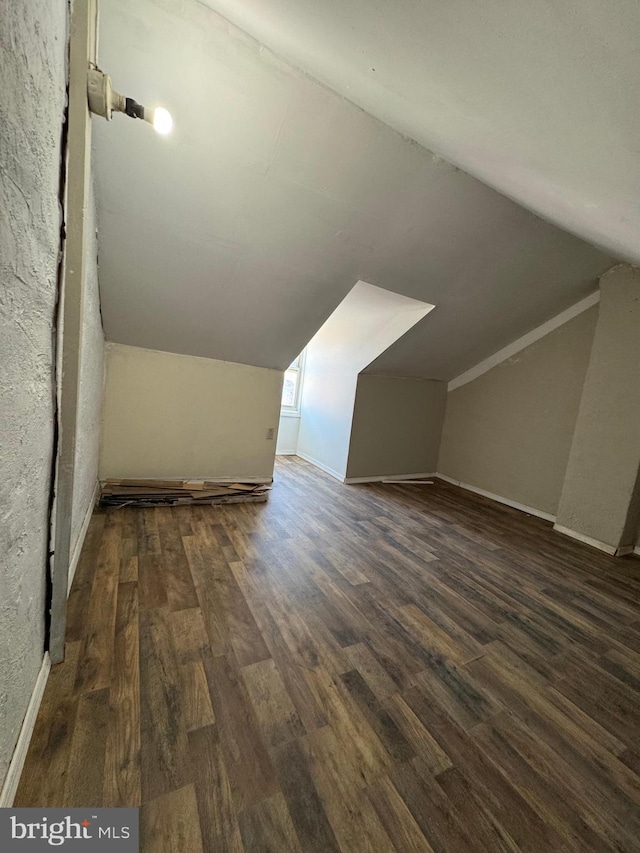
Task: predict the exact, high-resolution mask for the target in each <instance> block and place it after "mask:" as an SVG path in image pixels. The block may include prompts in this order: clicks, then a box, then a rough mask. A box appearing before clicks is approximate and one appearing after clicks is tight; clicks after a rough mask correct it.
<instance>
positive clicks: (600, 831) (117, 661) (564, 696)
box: [15, 457, 640, 853]
mask: <svg viewBox="0 0 640 853" xmlns="http://www.w3.org/2000/svg"><path fill="white" fill-rule="evenodd" d="M639 600H640V560H638V559H637V558H635V557H629V558H624V559H615V558H612V557H609V556H608V555H606V554H602V553H600V552H597V551H594V550H593V549H590V548H588V547H587V546H584V545H581V544H580V543H578V542H576V541H575V540H569V539H563V538H562V537H558V536H557V535H556V534H555V533H554V532H553V529H552V526H551V525H550V524H549V523H547V522H545V521H543V520H541V519H538V518H533V517H529V516H527V515H525V514H523V513H520V512H518V511H516V510H514V509H512V508H509V507H504V506H501V505H497V504H495V503H493V502H491V501H490V500H488V499H486V498H484V497H482V496H479V495H474V494H472V493H469V492H465V491H464V490H461V489H459V488H457V487H455V486H453V485H451V484H449V483H444V482H440V481H438V482H436V483H435V484H434V485H433V486H431V487H429V489H428V490H426V489H420V488H418V487H413V486H411V485H402V484H398V485H384V484H381V483H374V484H361V485H355V486H346V485H344V484H341V483H338V482H337V481H335V480H333V479H332V478H331V477H328V476H327V475H325V474H323V473H322V472H319V471H318V470H317V469H315V468H313V466H311V465H309V464H308V463H305V462H303V461H301V460H299V459H297V458H295V457H286V458H283V459H282V460H280V461H278V463H277V466H276V475H275V481H274V488H273V490H272V492H271V493H270V498H269V501H268V502H267V503H264V504H251V505H235V506H219V507H206V506H181V507H162V508H145V509H132V508H124V509H100V510H97V511H96V513H95V514H94V516H93V518H92V520H91V523H90V526H89V530H88V534H87V537H86V540H85V546H84V548H83V552H82V554H81V556H80V560H79V563H78V568H77V571H76V576H75V579H74V583H73V587H72V589H71V593H70V598H69V619H68V632H67V657H66V660H65V661H64V663H63V664H61V665H59V666H58V667H55V668H54V669H53V670H52V673H51V677H50V679H49V683H48V685H47V688H46V690H45V694H44V697H43V701H42V705H41V708H40V713H39V715H38V719H37V721H36V726H35V730H34V734H33V738H32V741H31V745H30V748H29V753H28V755H27V759H26V762H25V769H24V772H23V775H22V778H21V780H20V785H19V788H18V792H17V795H16V801H15V804H16V806H32V807H35V806H38V807H46V806H65V807H70V806H80V805H82V806H85V805H86V806H140V807H141V831H142V842H143V843H142V849H143V850H144V851H149V853H164V851H170V850H171V851H173V850H177V849H179V850H181V851H184V853H267V851H269V853H387V851H388V853H474V851H478V853H480V852H481V851H482V853H488V851H490V853H494V851H508V852H509V853H517V851H526V853H561V852H562V851H569V853H589V851H593V853H607V851H619V852H620V851H622V853H640V775H639V774H640V606H639V604H638V602H639Z"/></svg>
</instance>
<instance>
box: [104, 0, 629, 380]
mask: <svg viewBox="0 0 640 853" xmlns="http://www.w3.org/2000/svg"><path fill="white" fill-rule="evenodd" d="M207 2H208V3H209V4H210V5H216V6H219V7H220V9H221V10H222V11H223V12H224V14H225V15H227V16H228V17H230V18H231V17H233V18H236V19H237V20H238V22H239V23H240V24H241V25H242V27H244V28H245V29H246V30H250V31H252V32H254V33H255V34H256V35H257V36H258V37H259V38H260V39H261V40H262V41H263V42H264V43H266V44H267V45H273V48H274V49H275V50H276V51H277V55H276V54H274V53H272V52H271V51H270V50H268V49H266V48H265V47H264V46H263V45H262V44H261V43H260V42H258V41H255V40H254V39H253V38H251V37H250V36H248V35H247V34H246V33H245V32H243V31H241V30H239V29H237V28H236V27H235V26H233V25H232V24H230V23H228V21H227V20H225V19H224V18H221V17H220V16H219V15H217V14H216V13H215V12H213V11H211V10H210V9H209V8H207V6H206V5H205V4H203V3H201V2H197V0H136V2H135V3H130V2H126V0H101V5H100V9H101V21H100V64H101V66H102V67H103V68H104V69H105V70H106V71H108V72H109V73H110V74H111V76H112V78H113V81H114V85H115V86H116V88H117V89H119V91H122V92H124V93H125V94H127V95H130V96H132V97H135V98H136V99H137V100H139V101H141V102H142V103H145V104H147V105H149V106H151V105H155V104H157V103H162V104H163V105H165V106H167V107H168V108H169V109H170V110H171V112H172V114H173V115H174V120H175V129H174V132H173V133H172V134H171V135H170V136H169V137H166V138H161V137H158V136H156V135H155V134H153V131H152V130H151V129H150V128H149V127H148V126H146V125H142V124H141V123H140V122H134V121H131V120H128V119H126V118H124V117H121V116H116V117H115V118H114V120H113V122H112V123H111V124H107V123H106V122H102V121H100V120H97V119H96V120H95V121H94V131H95V132H94V140H95V149H96V150H95V167H96V175H97V198H98V217H99V227H100V235H99V248H100V285H101V294H102V304H103V314H104V320H105V329H106V333H107V337H108V339H109V340H112V341H117V342H120V343H127V344H132V345H137V346H143V347H149V348H153V349H159V350H167V351H171V352H181V353H186V354H193V355H200V356H207V357H211V358H218V359H225V360H229V361H237V362H243V363H249V364H255V365H262V366H266V367H277V368H284V367H286V365H287V364H288V363H289V362H290V361H291V360H292V358H293V357H294V356H295V355H296V354H297V352H298V351H299V350H300V348H301V347H302V346H303V345H304V344H305V343H306V342H307V341H308V340H309V339H310V338H311V337H312V336H313V334H314V333H315V331H316V330H317V329H318V328H319V327H320V325H321V324H322V323H323V321H324V320H325V319H326V318H327V317H328V316H329V314H330V313H331V312H332V311H333V309H334V308H335V307H336V305H337V304H338V303H339V302H340V301H341V299H342V298H343V297H344V296H345V294H346V293H347V292H348V291H349V290H350V289H351V287H352V286H353V285H354V284H355V282H356V281H357V280H358V279H363V280H366V281H368V282H370V283H371V284H374V285H377V286H379V287H383V288H386V289H388V290H392V291H394V292H397V293H401V294H403V295H405V296H409V297H412V298H414V299H420V300H422V301H425V302H429V303H433V304H435V305H436V308H435V309H434V310H433V311H432V312H431V313H430V314H429V315H427V316H426V317H425V318H424V319H423V320H422V321H420V323H418V324H417V325H416V326H415V327H414V328H413V329H412V330H411V331H410V332H409V333H408V334H407V335H405V336H404V337H403V338H401V339H400V341H398V342H397V343H396V344H394V345H393V346H392V347H390V348H389V349H388V350H387V351H386V352H385V353H384V354H383V355H382V356H381V357H380V358H379V359H377V361H376V362H375V363H374V365H373V366H372V368H370V369H372V370H374V371H375V372H379V373H387V374H392V375H401V376H421V377H427V378H441V379H449V378H451V377H452V376H455V375H457V374H458V373H460V372H462V371H463V370H465V369H467V368H468V367H470V366H472V365H473V364H474V363H476V362H478V361H480V360H481V359H482V358H484V357H486V356H487V355H489V354H490V353H492V352H494V351H496V350H497V349H500V348H501V347H502V346H505V345H506V344H507V343H509V342H510V341H512V340H513V339H515V338H517V337H519V336H520V335H522V334H523V333H524V332H526V331H528V330H529V329H531V328H533V327H534V326H536V325H538V324H540V323H541V322H543V321H544V320H546V319H548V318H549V317H551V316H553V315H554V314H556V313H558V312H559V311H561V310H562V309H564V308H566V307H568V306H569V305H571V304H572V303H574V302H576V301H578V300H579V299H580V298H581V297H583V296H585V295H587V294H588V293H590V292H592V291H593V290H594V289H595V287H596V281H597V276H598V275H599V274H600V273H602V272H604V271H605V270H606V269H607V268H608V267H610V266H611V265H612V263H614V257H627V258H630V259H632V260H633V259H634V258H633V257H632V255H633V252H631V251H630V250H629V247H630V246H632V241H631V240H626V242H625V239H626V238H625V236H624V235H625V234H627V237H628V236H629V234H628V229H627V226H628V225H629V219H628V217H627V218H626V219H625V217H624V216H623V211H622V208H621V207H618V208H616V209H615V211H614V208H613V207H611V205H610V204H609V202H610V201H611V204H613V202H614V201H615V203H616V204H619V205H620V204H622V205H623V206H624V204H625V202H624V197H623V196H622V195H621V186H620V181H619V180H618V181H617V182H614V181H613V178H612V174H613V171H614V169H613V166H612V167H611V170H610V172H611V174H609V175H608V178H607V179H605V177H606V176H605V175H604V174H603V172H602V169H603V168H604V166H603V164H605V162H606V160H607V158H606V157H605V156H602V157H600V160H598V163H599V165H600V171H599V172H598V174H593V175H591V172H592V171H593V172H597V171H598V170H597V169H596V159H597V158H596V154H597V152H598V151H599V150H600V148H599V146H598V142H597V140H595V139H592V138H590V137H589V138H584V137H583V131H584V129H585V126H586V120H587V118H589V115H590V111H591V110H592V109H595V106H596V103H597V104H599V106H600V109H601V110H609V111H610V112H611V111H612V110H614V108H616V107H617V106H618V104H617V102H612V101H611V99H609V101H608V102H606V101H605V99H604V95H605V89H604V84H602V85H601V86H600V87H599V88H598V90H597V92H595V93H591V92H587V91H585V92H583V94H584V98H586V99H587V101H588V103H587V102H586V101H584V100H582V99H581V98H580V97H578V93H577V90H576V80H575V76H574V75H573V73H569V71H571V69H573V65H572V62H573V58H574V54H576V53H577V54H580V56H579V57H578V58H579V59H580V61H581V63H582V64H580V63H579V67H580V68H582V66H583V65H588V63H587V62H586V60H585V58H584V57H583V56H582V52H583V51H586V50H587V48H588V47H589V45H590V42H589V40H588V39H586V38H584V37H583V36H584V32H583V31H585V30H588V29H589V27H587V24H590V25H594V26H595V23H594V22H595V21H596V20H597V16H596V14H595V12H594V9H596V8H599V7H600V5H603V4H595V3H593V2H591V3H590V2H588V0H583V3H582V6H583V7H584V10H585V11H584V16H583V17H582V18H578V19H577V20H578V21H580V22H581V26H577V25H576V19H575V18H574V19H573V20H574V35H575V34H577V35H575V42H578V43H575V42H574V41H571V40H568V44H565V45H564V46H563V45H562V44H561V43H560V42H561V37H560V35H558V33H557V32H556V29H555V26H552V24H553V23H554V21H555V18H553V17H549V16H550V15H552V11H550V10H551V9H552V7H551V6H550V4H548V3H546V2H542V0H529V3H528V4H524V3H523V4H520V3H517V4H516V3H507V2H506V0H505V2H504V3H499V2H495V3H492V4H474V3H471V2H453V3H435V2H423V3H414V2H408V0H407V2H404V3H397V4H387V3H382V2H380V3H373V4H372V3H371V2H370V0H369V2H366V3H365V2H364V0H354V2H350V3H349V4H335V3H333V2H329V0H313V2H311V0H309V2H307V0H295V2H294V0H291V2H289V0H260V2H258V0H234V2H227V0H220V2H218V0H207ZM558 5H559V6H560V7H561V8H562V7H563V5H564V6H565V7H572V3H571V2H570V0H566V2H565V3H564V4H556V5H555V6H554V7H553V8H554V9H556V11H557V6H558ZM622 5H623V6H625V4H624V3H623V4H622ZM480 6H482V7H483V8H484V11H483V14H482V16H480V18H478V13H477V10H476V7H480ZM516 6H517V10H515V7H516ZM629 6H630V4H629ZM347 7H348V8H347ZM534 8H535V9H537V10H538V12H537V15H538V16H537V17H535V16H534V17H532V15H533V12H532V9H534ZM577 8H578V6H577V5H576V9H577ZM499 9H502V11H503V12H504V17H503V19H501V20H502V23H501V24H500V26H497V21H498V19H497V18H496V17H495V16H496V15H497V12H498V11H499ZM367 10H368V13H367V14H365V13H366V12H367ZM389 10H395V13H394V15H393V16H392V17H391V18H388V17H387V13H388V11H389ZM427 10H430V11H431V13H432V15H431V17H430V18H429V19H427V18H425V17H424V16H425V14H426V11H427ZM454 10H456V11H455V13H454ZM474 10H476V11H474ZM489 12H491V14H489ZM553 14H554V15H555V14H556V13H555V12H554V13H553ZM558 14H559V13H558ZM559 17H560V18H562V17H563V16H562V15H560V16H559ZM536 22H537V23H536ZM534 23H535V26H534ZM563 32H565V35H566V34H567V33H568V30H566V31H565V30H563ZM514 33H515V34H516V35H517V34H518V33H519V34H520V41H519V44H520V47H519V49H516V45H515V44H513V43H512V41H513V36H514ZM532 33H533V35H532ZM534 35H535V37H536V39H537V40H538V41H539V43H540V51H541V54H540V56H538V55H537V54H536V55H535V57H534V53H533V47H532V44H533V43H532V42H531V39H533V37H534ZM525 37H526V38H525ZM559 39H560V42H559ZM503 41H504V42H507V43H509V45H510V46H509V48H508V49H507V48H506V47H505V46H504V45H502V42H503ZM530 42H531V44H530ZM624 44H625V41H624V39H623V40H622V41H621V43H620V45H619V47H620V49H621V50H624ZM561 48H562V49H561ZM608 50H609V53H611V52H612V51H613V48H608ZM609 53H607V55H609ZM567 56H568V57H569V59H570V60H571V61H567ZM287 57H289V58H290V59H291V60H293V61H294V62H296V63H297V64H298V65H303V66H304V70H299V69H298V68H296V67H294V66H293V65H289V64H288V63H287V61H286V58H287ZM438 57H440V61H439V60H438ZM536 57H537V58H536ZM563 57H564V58H563ZM534 58H535V59H536V61H535V62H534ZM583 60H584V61H583ZM576 61H577V60H576ZM554 62H555V65H556V66H557V68H558V75H559V76H556V77H555V81H556V82H555V85H554V86H552V85H551V77H552V76H553V73H552V71H551V70H550V68H549V65H550V64H552V65H553V63H554ZM566 66H570V67H569V70H567V67H566ZM539 67H540V68H542V69H543V70H544V71H545V73H544V75H543V76H542V77H541V78H540V79H537V81H536V82H535V84H534V83H533V78H534V77H535V76H536V74H537V72H538V70H539ZM607 67H609V65H607ZM366 68H368V69H369V70H368V71H366ZM371 68H375V71H371ZM527 69H528V71H527ZM563 69H564V76H562V75H560V72H561V71H563ZM305 71H308V72H309V73H310V74H313V75H315V77H317V78H319V79H321V80H323V81H324V82H325V83H327V84H329V85H330V86H331V87H332V88H333V89H335V90H336V91H332V89H330V88H327V87H326V86H324V85H321V83H319V82H317V80H316V79H314V78H313V77H311V76H309V74H307V73H305ZM612 73H613V71H612ZM616 73H619V69H618V72H616ZM331 75H333V76H331ZM373 75H376V76H375V77H374V76H373ZM624 79H625V80H627V79H628V78H627V77H625V78H624ZM588 84H589V80H586V81H585V87H584V89H585V90H587V89H588ZM580 91H582V90H580ZM337 92H340V94H338V93H337ZM571 93H572V94H571ZM342 95H344V96H346V97H342ZM541 99H542V100H541ZM354 102H357V103H359V104H360V105H361V106H362V107H364V108H365V109H366V110H367V112H365V111H363V109H361V108H360V107H359V106H357V105H356V103H354ZM541 102H542V107H544V108H545V109H546V113H547V117H548V122H547V125H546V128H545V126H544V124H542V119H543V117H544V114H545V109H543V108H542V107H541V106H540V104H541ZM525 103H528V104H529V105H530V109H527V108H526V107H525ZM572 104H573V118H572V119H571V118H570V117H569V118H568V119H566V121H565V118H562V116H563V115H564V111H565V110H570V108H571V105H572ZM369 113H371V114H369ZM561 114H562V115H561ZM374 116H378V118H375V117H374ZM554 117H555V119H557V120H553V121H552V119H554ZM561 118H562V121H560V119H561ZM380 119H382V121H381V120H380ZM385 122H386V123H385ZM630 122H631V119H629V120H628V123H630ZM390 125H395V127H397V128H398V129H399V130H401V131H403V132H404V133H406V134H407V135H408V136H411V137H413V138H412V139H409V138H407V136H402V135H400V133H398V132H397V130H394V129H393V128H392V127H391V126H390ZM568 126H570V127H571V133H570V134H569V136H568V137H566V138H565V131H566V128H567V127H568ZM626 129H627V125H623V127H622V128H620V127H619V126H618V125H615V122H614V125H613V126H612V128H611V129H610V135H612V136H616V138H618V136H620V137H622V136H624V135H625V132H626ZM414 140H417V142H420V143H422V145H421V144H417V142H416V141H414ZM580 140H582V141H581V143H580V145H579V146H578V147H576V146H577V145H578V142H580ZM610 141H611V140H609V142H610ZM628 141H629V147H630V148H632V147H633V145H632V144H631V143H632V140H631V139H629V140H628ZM525 142H526V144H525ZM600 143H601V144H604V140H603V139H602V137H600ZM424 144H428V145H431V146H432V147H434V148H437V149H438V151H439V152H440V153H441V154H443V155H445V156H446V157H448V158H449V159H451V160H455V161H456V162H457V163H459V164H460V165H462V166H463V167H464V168H465V169H467V170H468V171H474V172H475V173H476V174H478V175H480V176H481V177H483V178H484V179H486V180H489V181H491V183H493V184H494V185H495V186H499V187H500V189H502V190H503V191H504V192H507V193H508V194H509V195H511V196H512V197H514V198H518V199H519V200H520V201H521V202H522V203H523V204H526V205H527V206H528V207H530V208H532V209H535V210H537V211H538V212H539V213H542V214H543V215H544V216H545V217H547V218H548V219H550V220H554V221H557V222H561V223H562V224H563V225H564V226H565V227H566V228H568V229H570V230H571V231H573V232H575V234H582V235H584V236H585V237H587V238H591V239H594V240H596V242H597V243H598V244H599V245H600V246H601V247H605V248H606V249H608V251H606V252H605V251H601V250H599V249H597V248H594V247H593V246H592V245H589V244H588V243H586V242H583V240H581V239H580V238H579V237H577V236H574V235H572V234H569V233H567V232H566V231H564V230H561V229H559V228H557V227H555V226H554V225H552V224H550V222H547V221H544V220H543V219H540V218H538V217H537V216H535V215H534V214H533V213H532V212H530V211H529V210H526V209H524V208H523V207H521V206H519V205H518V204H515V203H514V202H513V201H510V200H509V199H507V198H506V197H505V196H504V195H501V194H500V193H498V192H496V191H494V190H492V189H490V188H489V187H487V186H486V185H484V184H483V183H481V182H480V181H478V180H476V179H475V178H473V177H471V176H470V175H469V174H467V173H466V172H465V171H461V170H460V169H458V168H456V167H454V166H452V165H450V164H449V163H448V162H446V161H445V160H444V159H441V158H440V157H438V156H435V155H433V154H432V153H430V152H429V151H428V150H427V149H426V148H425V147H423V145H424ZM633 144H635V143H633ZM570 148H572V149H573V160H575V161H576V163H575V164H574V163H573V161H572V158H571V157H570V156H569V149H570ZM609 151H611V148H610V149H609ZM618 154H619V152H618V153H617V154H616V157H615V158H614V159H615V160H616V162H618V160H619V159H620V158H619V156H618ZM463 155H464V156H463ZM472 155H473V156H472ZM552 155H553V157H555V158H556V159H555V160H554V159H553V157H552ZM532 158H533V159H532ZM631 161H632V158H631V157H629V158H628V164H629V168H630V164H631ZM574 165H575V168H573V166H574ZM619 165H620V164H619V163H618V166H619ZM560 166H562V168H560ZM489 167H491V168H489ZM570 167H571V168H570ZM616 168H617V167H616ZM628 175H629V176H630V175H631V172H630V171H628ZM578 176H582V178H581V180H582V183H580V182H578V181H577V177H578ZM560 177H562V179H563V180H562V181H561V180H560ZM498 179H500V180H498ZM589 179H590V180H591V183H590V185H589V186H587V184H588V183H589ZM608 181H609V182H608ZM605 185H606V186H605ZM516 190H518V192H516ZM525 190H526V192H525ZM587 190H588V192H587ZM554 199H555V201H554ZM542 201H544V204H542ZM545 205H546V207H545ZM607 205H609V206H608V207H607ZM569 208H570V209H571V211H573V213H574V214H575V215H576V217H577V219H576V221H575V222H574V221H573V220H571V221H570V218H569V217H568V216H566V215H565V214H566V211H567V209H569ZM605 209H606V210H608V211H609V216H608V217H607V216H602V213H603V211H604V210H605ZM625 209H626V208H625ZM578 219H579V220H580V221H579V222H578V221H577V220H578ZM598 222H600V225H601V226H602V227H600V225H599V226H597V223H598ZM607 224H608V231H607V229H606V228H605V225H607ZM639 224H640V220H639ZM578 225H580V227H578ZM596 226H597V227H596ZM625 229H627V230H625ZM605 231H607V233H604V232H605ZM596 232H597V233H596ZM614 232H615V233H614ZM625 247H626V248H625Z"/></svg>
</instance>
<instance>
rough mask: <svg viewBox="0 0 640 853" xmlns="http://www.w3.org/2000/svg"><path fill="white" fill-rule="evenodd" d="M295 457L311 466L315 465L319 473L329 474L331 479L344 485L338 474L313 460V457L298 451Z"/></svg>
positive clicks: (341, 477) (340, 475)
mask: <svg viewBox="0 0 640 853" xmlns="http://www.w3.org/2000/svg"><path fill="white" fill-rule="evenodd" d="M296 456H299V457H300V458H301V459H304V461H305V462H310V463H311V464H312V465H315V466H316V468H320V470H321V471H324V472H325V474H329V475H330V476H331V477H334V478H335V479H336V480H340V482H341V483H344V481H345V480H344V477H343V476H342V474H338V472H337V471H334V470H333V468H329V466H328V465H325V464H324V463H322V462H318V460H317V459H314V458H313V456H307V454H306V453H302V452H301V451H300V450H298V452H297V453H296Z"/></svg>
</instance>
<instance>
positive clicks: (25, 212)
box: [0, 0, 67, 782]
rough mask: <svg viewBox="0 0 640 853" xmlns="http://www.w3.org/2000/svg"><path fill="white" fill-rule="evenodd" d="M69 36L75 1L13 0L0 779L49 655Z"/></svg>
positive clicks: (1, 453) (0, 528) (2, 250)
mask: <svg viewBox="0 0 640 853" xmlns="http://www.w3.org/2000/svg"><path fill="white" fill-rule="evenodd" d="M66 39H67V3H66V2H65V0H22V2H12V3H8V4H3V8H2V26H1V27H0V80H2V97H1V98H0V151H1V152H2V169H0V211H1V214H0V215H1V216H2V227H0V364H1V365H2V370H1V371H0V397H1V398H2V406H1V407H0V435H1V436H2V443H1V444H0V471H1V472H2V475H1V476H0V562H1V568H0V782H1V781H2V780H3V779H4V777H5V775H6V771H7V767H8V763H9V761H10V759H11V755H12V752H13V748H14V745H15V742H16V738H17V736H18V733H19V730H20V726H21V724H22V720H23V717H24V713H25V711H26V708H27V704H28V702H29V698H30V696H31V691H32V689H33V686H34V683H35V680H36V676H37V674H38V671H39V669H40V666H41V664H42V656H43V644H44V610H45V571H46V561H47V547H48V502H49V488H50V477H51V458H52V452H53V424H54V408H53V392H54V372H53V371H54V348H53V324H54V316H55V309H56V281H57V278H56V277H57V260H58V247H59V241H60V213H59V206H58V181H59V163H60V133H61V126H62V117H63V110H64V99H65V61H66V60H65V57H66Z"/></svg>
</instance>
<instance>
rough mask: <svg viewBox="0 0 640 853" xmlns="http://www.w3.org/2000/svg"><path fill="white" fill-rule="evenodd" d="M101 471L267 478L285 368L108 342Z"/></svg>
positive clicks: (115, 474) (129, 474)
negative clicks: (272, 368)
mask: <svg viewBox="0 0 640 853" xmlns="http://www.w3.org/2000/svg"><path fill="white" fill-rule="evenodd" d="M106 352H107V386H106V395H105V404H104V431H103V439H102V452H101V456H100V476H101V477H151V478H153V477H167V478H180V477H194V478H195V477H203V478H205V479H215V478H216V477H233V478H238V479H240V478H243V477H245V478H247V479H253V478H269V477H271V476H272V475H273V462H274V457H275V449H276V442H275V440H274V439H267V430H268V429H269V428H273V430H274V433H275V430H276V428H277V426H278V418H279V416H280V396H281V394H282V372H281V371H279V370H268V369H267V368H264V367H250V366H249V365H246V364H232V363H231V362H228V361H216V360H215V359H212V358H196V357H193V356H189V355H175V354H174V353H168V352H156V351H155V350H146V349H140V348H139V347H129V346H121V345H119V344H107V349H106Z"/></svg>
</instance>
